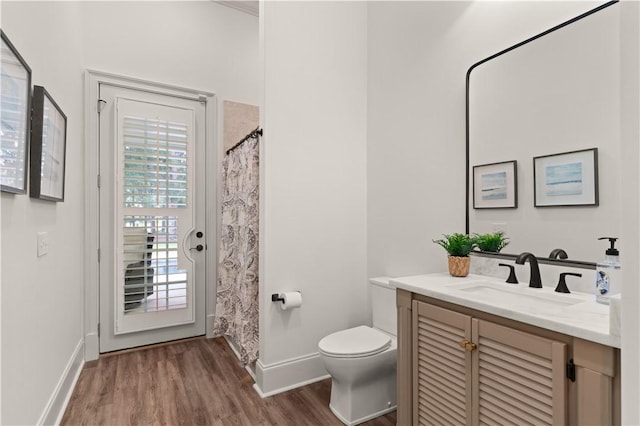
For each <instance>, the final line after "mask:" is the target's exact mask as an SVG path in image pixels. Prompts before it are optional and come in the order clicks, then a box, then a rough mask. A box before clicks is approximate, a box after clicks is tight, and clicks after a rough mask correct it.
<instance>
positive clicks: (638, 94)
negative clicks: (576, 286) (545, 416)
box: [620, 0, 640, 425]
mask: <svg viewBox="0 0 640 426" xmlns="http://www.w3.org/2000/svg"><path fill="white" fill-rule="evenodd" d="M620 7H621V10H620V37H621V42H620V49H621V51H620V58H621V64H620V70H621V75H620V77H621V78H620V83H621V85H620V93H621V108H620V111H621V121H620V125H621V126H620V127H621V128H620V130H621V131H620V133H621V141H622V143H621V148H622V149H621V151H622V158H623V161H622V163H621V169H622V188H621V190H622V194H623V197H622V221H621V222H622V223H621V228H622V235H623V236H624V237H625V242H624V245H622V246H621V247H623V249H624V251H622V252H621V260H622V262H623V263H622V266H623V267H622V310H621V313H622V329H621V338H622V354H621V355H622V424H624V425H637V424H640V405H639V404H638V401H640V361H639V360H640V310H638V306H640V288H638V276H640V227H639V225H640V206H639V200H640V193H639V188H640V185H638V182H639V181H640V174H639V173H638V164H640V146H639V145H640V3H638V2H637V1H633V0H631V1H626V0H625V1H622V2H621V3H620ZM621 242H622V241H621Z"/></svg>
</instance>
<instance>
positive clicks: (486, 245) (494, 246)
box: [473, 231, 509, 253]
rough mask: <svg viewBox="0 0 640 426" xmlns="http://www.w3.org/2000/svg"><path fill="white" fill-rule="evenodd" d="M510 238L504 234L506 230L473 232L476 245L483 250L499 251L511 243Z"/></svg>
mask: <svg viewBox="0 0 640 426" xmlns="http://www.w3.org/2000/svg"><path fill="white" fill-rule="evenodd" d="M508 240H509V238H507V237H505V236H504V232H502V231H498V232H494V233H493V234H473V241H474V243H475V245H476V246H477V247H478V248H479V249H480V250H482V251H487V252H492V253H498V252H499V251H500V250H502V249H503V248H505V247H506V246H507V244H509V241H508Z"/></svg>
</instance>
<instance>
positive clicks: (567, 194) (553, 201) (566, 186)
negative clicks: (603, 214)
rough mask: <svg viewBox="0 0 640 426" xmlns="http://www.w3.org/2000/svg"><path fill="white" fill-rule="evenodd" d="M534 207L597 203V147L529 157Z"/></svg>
mask: <svg viewBox="0 0 640 426" xmlns="http://www.w3.org/2000/svg"><path fill="white" fill-rule="evenodd" d="M533 181H534V196H533V199H534V205H535V206H536V207H560V206H597V205H598V148H591V149H584V150H581V151H571V152H564V153H561V154H552V155H544V156H540V157H535V158H534V159H533Z"/></svg>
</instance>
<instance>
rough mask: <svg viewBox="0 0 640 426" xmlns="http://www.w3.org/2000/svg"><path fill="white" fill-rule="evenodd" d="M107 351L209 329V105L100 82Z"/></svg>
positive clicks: (102, 348)
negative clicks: (206, 178) (206, 187)
mask: <svg viewBox="0 0 640 426" xmlns="http://www.w3.org/2000/svg"><path fill="white" fill-rule="evenodd" d="M99 98H100V103H101V112H100V119H99V125H100V142H99V143H100V149H99V152H100V161H99V162H100V190H99V192H100V232H99V233H100V244H99V245H100V352H109V351H113V350H119V349H125V348H130V347H135V346H141V345H148V344H152V343H158V342H164V341H169V340H175V339H181V338H186V337H192V336H197V335H202V334H204V333H205V251H206V247H207V244H206V232H205V205H206V204H205V191H204V175H205V173H204V165H205V157H206V156H205V153H204V150H205V113H206V111H205V108H206V106H205V104H204V103H202V102H199V101H195V100H192V99H185V98H179V97H174V96H168V95H161V94H157V93H151V92H146V91H141V90H136V89H129V88H123V87H119V86H114V85H108V84H100V88H99Z"/></svg>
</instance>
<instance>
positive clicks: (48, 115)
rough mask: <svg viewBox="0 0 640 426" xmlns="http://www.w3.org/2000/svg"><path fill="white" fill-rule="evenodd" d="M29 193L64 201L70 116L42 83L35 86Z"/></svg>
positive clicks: (35, 196) (46, 198) (36, 196)
mask: <svg viewBox="0 0 640 426" xmlns="http://www.w3.org/2000/svg"><path fill="white" fill-rule="evenodd" d="M31 120H32V135H31V176H30V177H31V184H30V192H29V195H30V196H31V197H33V198H40V199H43V200H50V201H64V174H65V154H66V144H67V116H66V115H65V114H64V113H63V112H62V109H60V107H59V106H58V104H57V103H56V102H55V101H54V100H53V98H52V97H51V95H49V93H48V92H47V91H46V89H45V88H44V87H42V86H34V88H33V113H32V117H31Z"/></svg>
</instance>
